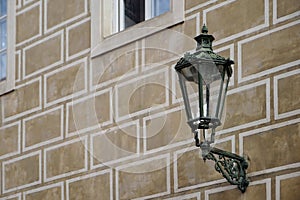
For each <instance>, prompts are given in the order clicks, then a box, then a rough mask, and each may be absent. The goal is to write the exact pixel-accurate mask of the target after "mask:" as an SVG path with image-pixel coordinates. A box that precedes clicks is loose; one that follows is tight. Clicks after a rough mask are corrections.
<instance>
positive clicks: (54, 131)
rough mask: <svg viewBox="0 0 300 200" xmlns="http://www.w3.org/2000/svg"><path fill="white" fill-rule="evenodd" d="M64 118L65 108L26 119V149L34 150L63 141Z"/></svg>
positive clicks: (24, 122)
mask: <svg viewBox="0 0 300 200" xmlns="http://www.w3.org/2000/svg"><path fill="white" fill-rule="evenodd" d="M63 118H64V116H63V107H58V108H55V109H51V110H48V111H46V112H43V113H40V114H38V115H35V116H31V117H30V118H25V119H24V120H23V126H24V127H23V147H24V149H25V150H28V149H32V148H34V147H38V146H42V145H44V144H47V143H51V142H54V141H58V140H60V139H62V137H63V124H62V123H63Z"/></svg>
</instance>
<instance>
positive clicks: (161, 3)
mask: <svg viewBox="0 0 300 200" xmlns="http://www.w3.org/2000/svg"><path fill="white" fill-rule="evenodd" d="M152 8H153V9H152V16H153V17H156V16H158V15H162V14H164V13H166V12H168V11H169V10H170V0H152Z"/></svg>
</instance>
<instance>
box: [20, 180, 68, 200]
mask: <svg viewBox="0 0 300 200" xmlns="http://www.w3.org/2000/svg"><path fill="white" fill-rule="evenodd" d="M23 198H24V199H26V200H40V199H43V200H62V199H64V194H63V183H57V184H52V185H47V186H44V187H40V188H36V189H33V190H29V191H26V192H25V193H23Z"/></svg>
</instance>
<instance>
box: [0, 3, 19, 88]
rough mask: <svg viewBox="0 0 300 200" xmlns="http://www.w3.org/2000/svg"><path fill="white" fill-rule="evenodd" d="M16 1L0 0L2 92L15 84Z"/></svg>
mask: <svg viewBox="0 0 300 200" xmlns="http://www.w3.org/2000/svg"><path fill="white" fill-rule="evenodd" d="M14 30H15V1H14V0H0V43H1V44H0V94H3V93H6V92H8V91H10V90H12V89H13V88H14V86H15V83H14V82H15V70H14V69H15V65H14V64H15V56H14V44H15V31H14Z"/></svg>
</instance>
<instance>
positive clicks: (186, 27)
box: [183, 15, 199, 38]
mask: <svg viewBox="0 0 300 200" xmlns="http://www.w3.org/2000/svg"><path fill="white" fill-rule="evenodd" d="M198 17H199V16H197V15H194V16H191V17H189V18H186V20H185V22H184V24H183V33H184V34H185V35H186V37H191V38H194V37H196V36H197V26H199V24H198V23H197V21H198V20H199V19H197V18H198Z"/></svg>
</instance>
